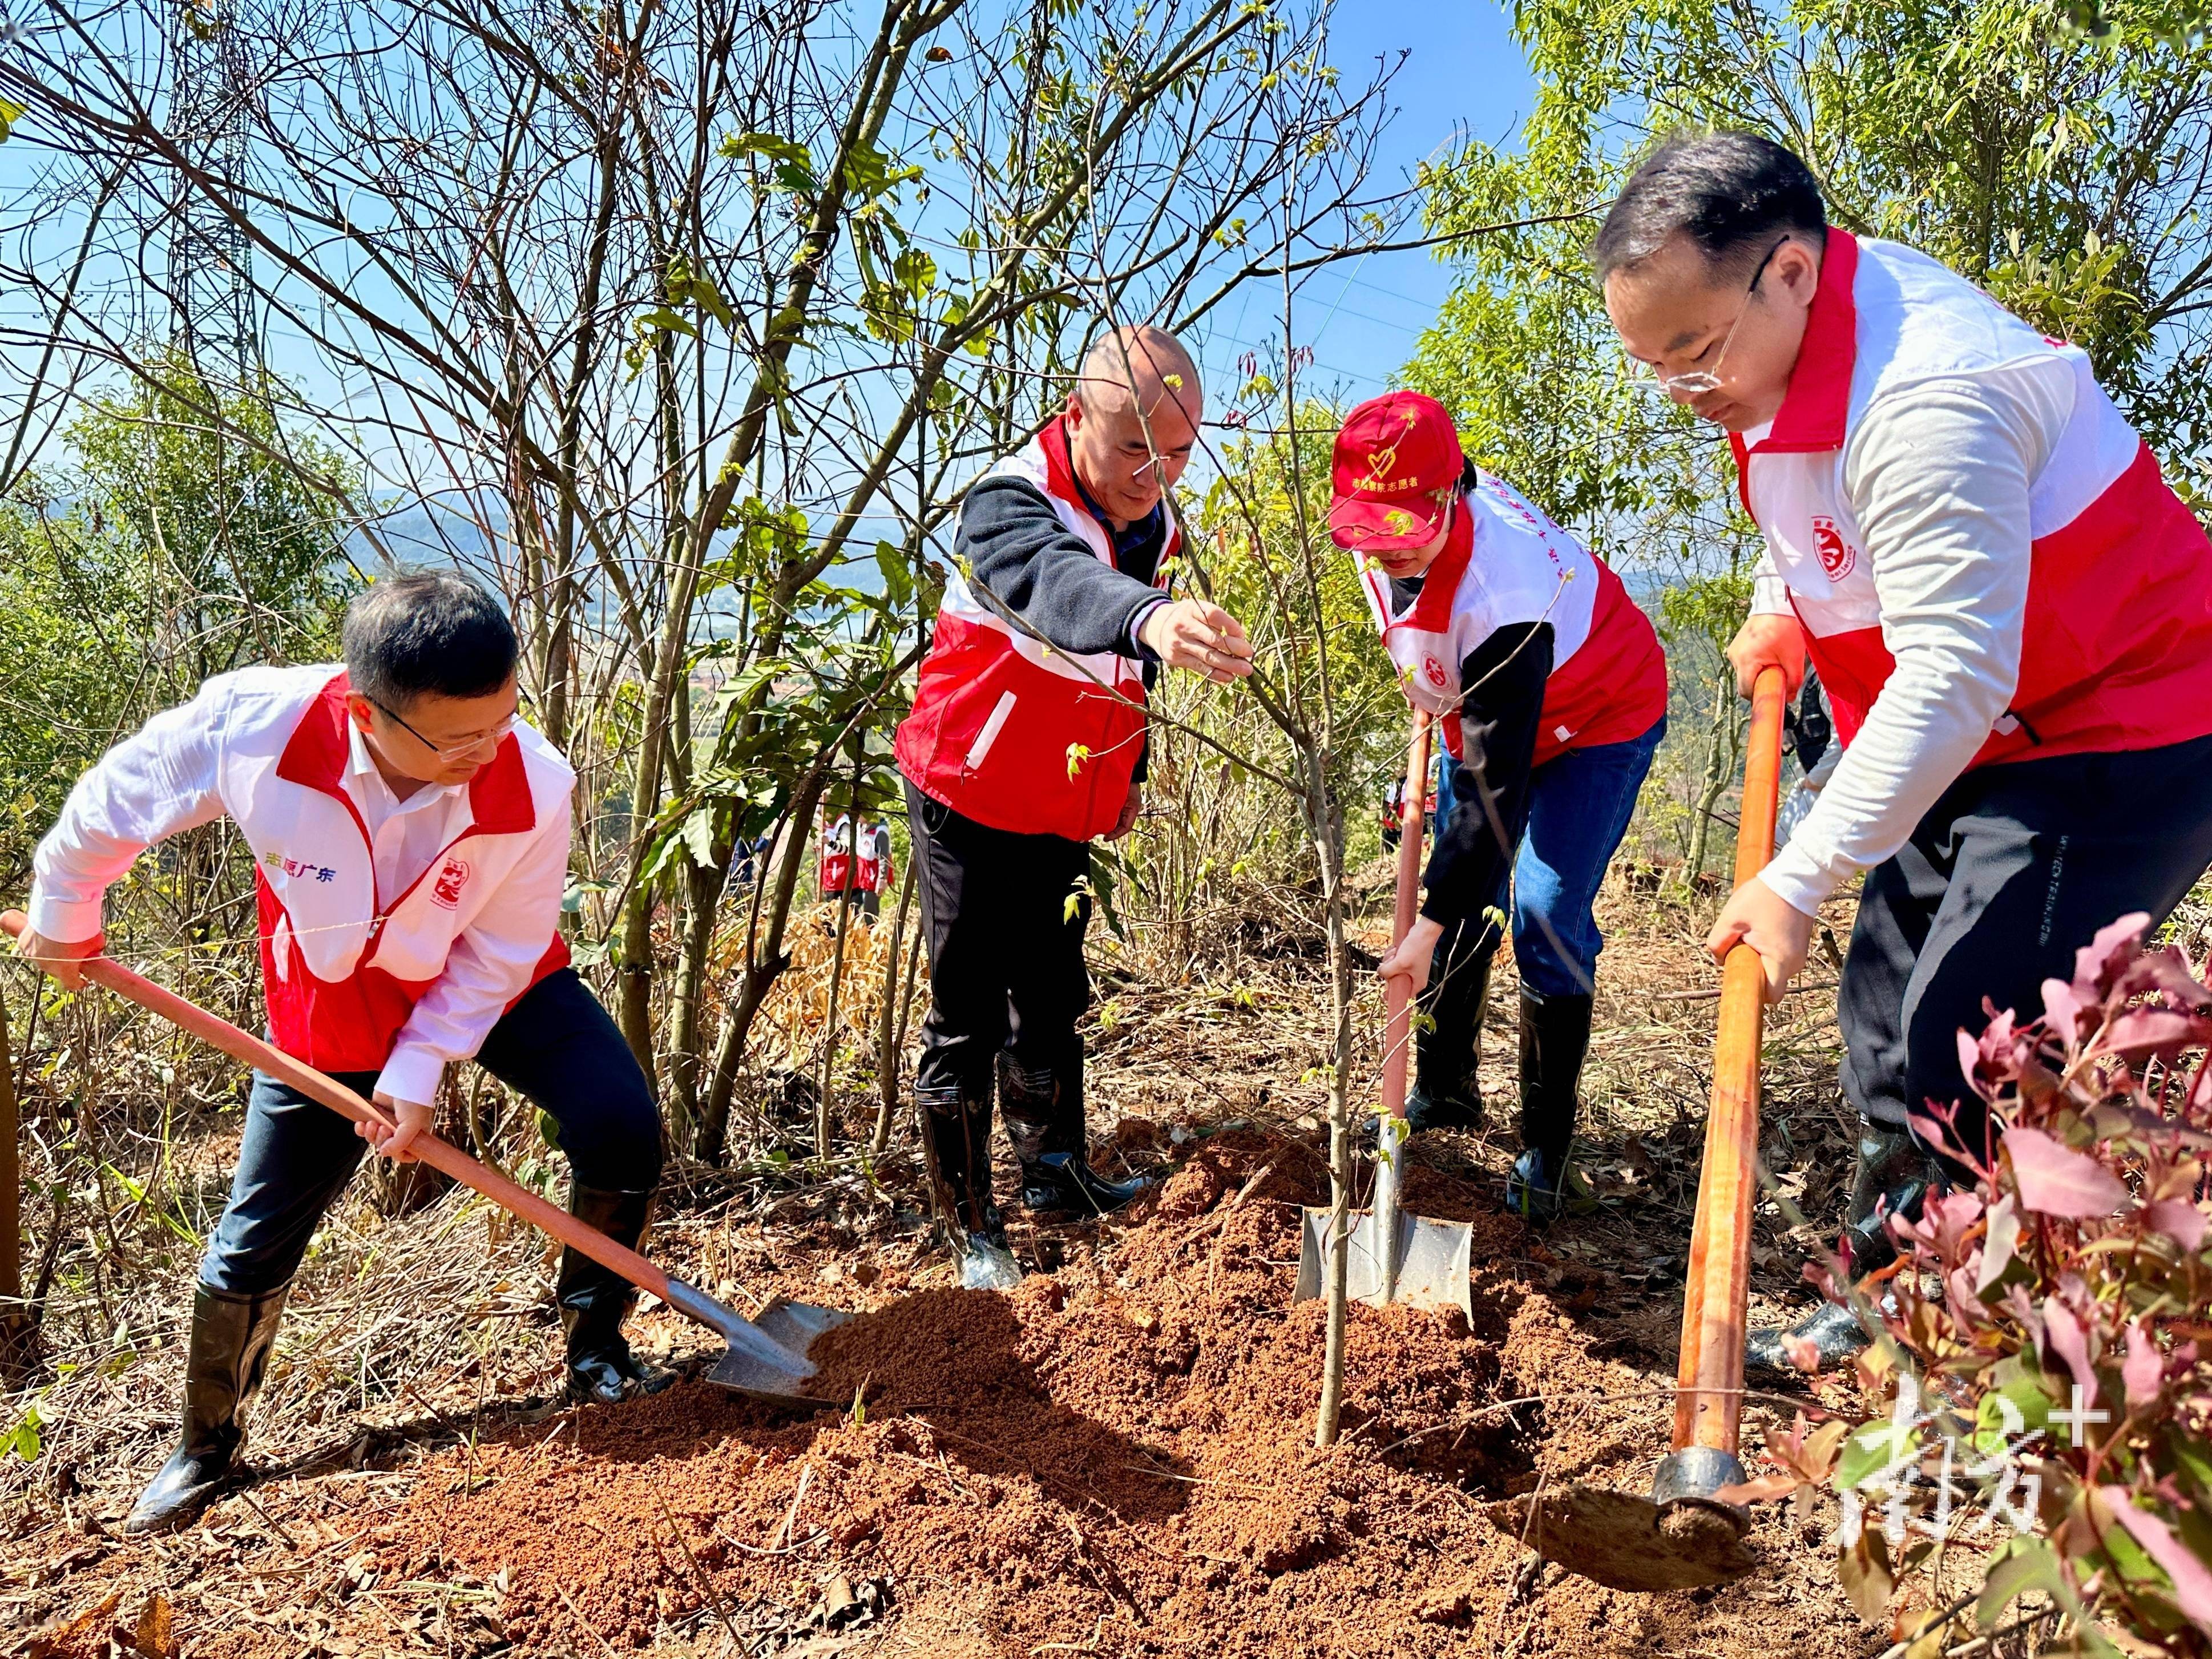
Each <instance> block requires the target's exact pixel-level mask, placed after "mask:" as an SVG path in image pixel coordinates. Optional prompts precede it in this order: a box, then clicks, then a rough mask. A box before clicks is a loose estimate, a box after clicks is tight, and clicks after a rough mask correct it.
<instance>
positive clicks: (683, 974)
mask: <svg viewBox="0 0 2212 1659" xmlns="http://www.w3.org/2000/svg"><path fill="white" fill-rule="evenodd" d="M712 852H713V854H714V862H713V863H711V864H709V865H708V866H706V867H705V868H703V869H702V868H700V867H699V866H696V865H695V866H691V868H690V872H689V877H688V884H689V892H690V897H689V902H688V903H687V905H686V907H685V913H684V946H683V951H682V954H681V955H680V956H679V957H678V960H677V963H676V987H675V990H674V993H673V994H672V995H671V997H670V999H669V1009H668V1087H669V1093H670V1096H671V1101H670V1115H671V1122H670V1124H669V1134H670V1138H671V1139H672V1140H673V1141H674V1143H675V1144H676V1145H677V1146H685V1147H688V1146H690V1144H691V1141H692V1139H693V1138H694V1137H695V1135H696V1133H697V1129H698V1122H699V1071H700V1054H699V1036H700V1033H699V1010H700V1006H701V1005H702V1002H703V1001H704V1000H705V997H704V993H705V989H706V983H707V956H708V952H709V951H712V950H713V949H714V918H715V916H716V915H717V914H718V913H719V912H720V908H721V904H722V894H723V892H724V890H726V888H727V887H728V885H729V879H730V863H731V858H732V848H731V846H730V844H729V842H727V841H726V838H724V837H720V836H718V837H716V839H715V842H714V847H713V848H712Z"/></svg>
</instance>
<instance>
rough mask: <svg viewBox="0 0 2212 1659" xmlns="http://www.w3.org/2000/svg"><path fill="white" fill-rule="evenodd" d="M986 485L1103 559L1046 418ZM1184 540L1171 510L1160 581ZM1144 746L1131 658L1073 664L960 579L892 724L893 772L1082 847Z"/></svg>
mask: <svg viewBox="0 0 2212 1659" xmlns="http://www.w3.org/2000/svg"><path fill="white" fill-rule="evenodd" d="M984 476H985V477H1018V478H1020V479H1023V480H1024V481H1025V482H1026V483H1030V484H1031V485H1033V486H1034V487H1035V488H1036V489H1039V490H1041V491H1042V492H1043V495H1044V496H1045V499H1046V500H1048V501H1050V502H1051V503H1052V506H1053V510H1054V512H1055V513H1058V515H1059V517H1060V523H1061V524H1062V525H1063V526H1066V529H1067V531H1068V532H1069V533H1070V534H1072V535H1075V536H1078V537H1080V538H1082V539H1083V541H1084V543H1085V544H1086V545H1087V546H1089V548H1090V549H1091V552H1092V553H1093V554H1094V555H1096V556H1097V557H1098V558H1099V559H1101V560H1103V561H1104V562H1106V563H1108V564H1111V563H1113V562H1114V544H1113V543H1112V541H1111V540H1110V539H1109V537H1108V536H1107V533H1106V528H1105V526H1103V525H1101V524H1100V523H1099V522H1098V520H1096V519H1094V518H1093V517H1091V510H1090V509H1089V508H1088V507H1085V506H1084V504H1083V497H1082V495H1081V494H1080V493H1079V491H1078V490H1077V489H1076V486H1075V478H1074V476H1073V473H1072V472H1071V471H1069V470H1068V461H1067V437H1066V433H1065V432H1064V431H1063V430H1062V429H1061V426H1060V422H1059V421H1056V420H1055V421H1054V422H1052V424H1051V425H1049V426H1048V427H1046V428H1045V429H1044V430H1043V431H1042V432H1040V433H1039V434H1038V435H1036V437H1034V438H1032V439H1031V440H1030V441H1029V442H1028V443H1027V444H1026V445H1024V447H1022V449H1021V450H1020V451H1019V453H1016V454H1013V455H1010V456H1008V457H1007V458H1006V459H1004V460H1002V461H1000V463H999V464H998V465H996V466H994V467H993V468H992V469H991V470H990V471H989V472H988V473H987V474H985V475H984ZM1180 539H1181V532H1180V531H1179V530H1178V528H1177V527H1176V523H1175V520H1174V517H1173V515H1172V514H1170V517H1169V520H1168V531H1167V540H1166V544H1165V545H1164V546H1163V547H1162V548H1161V550H1160V560H1159V567H1158V570H1157V571H1156V572H1155V573H1154V575H1153V579H1152V580H1153V584H1154V586H1159V587H1165V586H1167V583H1168V575H1169V561H1170V559H1172V558H1173V557H1174V556H1175V550H1176V545H1177V544H1178V542H1179V541H1180ZM1144 740H1145V680H1144V673H1143V667H1142V665H1141V664H1139V662H1138V661H1137V660H1136V659H1133V658H1129V657H1123V656H1118V655H1116V654H1115V653H1112V652H1099V653H1097V654H1095V655H1091V656H1071V655H1070V654H1069V653H1066V652H1063V651H1060V650H1056V649H1055V648H1054V647H1051V646H1048V645H1047V644H1045V643H1044V642H1043V641H1041V640H1039V639H1037V638H1036V636H1035V635H1032V634H1030V633H1029V632H1027V631H1025V630H1024V629H1018V628H1015V627H1014V626H1012V624H1010V623H1008V622H1007V621H1006V618H1005V617H1001V616H1000V615H999V614H998V612H997V611H993V610H991V609H990V608H989V607H987V605H984V604H983V603H982V602H981V600H980V599H977V598H976V597H975V592H973V590H971V589H970V588H969V586H968V583H967V581H966V580H965V579H964V578H963V577H961V576H960V575H958V574H955V575H954V576H953V577H952V578H951V580H949V581H947V582H946V583H945V601H944V604H943V605H940V606H939V609H938V613H937V631H936V633H935V635H933V638H932V641H931V643H930V647H929V655H928V656H927V657H926V658H924V659H922V665H921V676H920V678H919V680H918V682H917V684H916V685H915V694H914V708H913V710H912V711H911V712H910V713H909V714H908V715H907V717H906V719H905V720H902V721H901V722H900V723H899V729H898V741H897V744H896V753H897V756H898V764H899V770H900V771H901V772H902V773H903V774H904V775H906V777H907V778H908V780H909V781H911V782H912V783H913V784H914V786H915V788H917V789H919V790H921V793H923V794H925V795H927V796H928V797H929V798H930V799H933V800H935V801H939V802H941V803H943V804H944V805H946V806H949V807H951V809H952V810H953V811H956V812H958V813H960V814H962V815H963V817H971V818H973V819H975V821H976V822H977V823H985V824H988V825H990V826H991V827H992V828H993V829H1009V830H1013V831H1016V832H1018V833H1019V834H1023V835H1044V836H1066V838H1067V839H1068V840H1070V841H1089V840H1090V839H1091V837H1092V836H1101V835H1103V834H1105V833H1106V831H1108V830H1109V829H1112V828H1113V827H1114V824H1115V820H1116V819H1117V818H1119V817H1121V808H1122V806H1123V805H1124V804H1125V803H1126V802H1127V800H1128V799H1129V781H1130V777H1131V775H1132V774H1133V772H1134V771H1135V770H1136V766H1137V757H1138V756H1139V754H1141V753H1142V752H1143V749H1144Z"/></svg>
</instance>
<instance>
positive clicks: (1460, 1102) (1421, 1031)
mask: <svg viewBox="0 0 2212 1659" xmlns="http://www.w3.org/2000/svg"><path fill="white" fill-rule="evenodd" d="M1484 931H1485V932H1487V931H1488V928H1487V926H1486V927H1485V928H1484ZM1491 954H1492V953H1491V952H1490V951H1482V952H1481V953H1480V955H1474V954H1468V955H1463V956H1460V957H1457V958H1456V959H1453V958H1447V960H1446V961H1445V963H1444V964H1443V967H1442V968H1441V969H1437V968H1436V967H1433V966H1432V967H1431V969H1430V975H1429V988H1428V989H1427V990H1426V991H1425V992H1423V993H1422V994H1421V1000H1420V1004H1419V1007H1420V1011H1421V1012H1422V1013H1424V1014H1425V1015H1426V1016H1428V1018H1426V1019H1425V1020H1417V1021H1416V1022H1414V1024H1415V1030H1414V1033H1413V1092H1412V1093H1411V1094H1409V1095H1408V1096H1407V1097H1406V1126H1407V1133H1410V1134H1419V1133H1421V1131H1422V1130H1424V1129H1480V1127H1482V1084H1481V1081H1480V1077H1479V1075H1478V1073H1480V1068H1481V1065H1482V1015H1483V1011H1484V1010H1485V1009H1486V1008H1487V1007H1488V1006H1490V960H1491Z"/></svg>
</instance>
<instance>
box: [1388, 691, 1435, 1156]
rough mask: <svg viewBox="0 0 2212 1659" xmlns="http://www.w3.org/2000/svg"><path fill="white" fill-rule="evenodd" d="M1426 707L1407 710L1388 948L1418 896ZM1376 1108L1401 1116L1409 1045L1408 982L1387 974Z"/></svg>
mask: <svg viewBox="0 0 2212 1659" xmlns="http://www.w3.org/2000/svg"><path fill="white" fill-rule="evenodd" d="M1430 726H1431V723H1430V720H1429V711H1428V710H1427V709H1425V708H1416V709H1415V710H1414V711H1413V744H1412V746H1411V747H1410V748H1409V749H1408V750H1407V753H1406V799H1404V801H1402V802H1401V804H1400V805H1399V808H1398V903H1397V908H1396V910H1395V912H1394V913H1393V915H1392V916H1391V920H1390V947H1391V949H1393V950H1395V949H1396V948H1397V947H1398V946H1399V945H1402V944H1404V943H1405V940H1406V935H1407V933H1410V932H1411V931H1412V930H1413V916H1414V913H1415V911H1416V909H1417V908H1419V903H1420V895H1421V825H1422V823H1423V821H1424V820H1425V818H1426V817H1427V816H1428V812H1427V807H1428V799H1429V732H1430ZM1383 1011H1384V1013H1385V1016H1386V1018H1385V1019H1384V1022H1383V1110H1384V1111H1386V1112H1388V1113H1389V1115H1391V1116H1392V1117H1403V1116H1405V1115H1406V1061H1407V1050H1408V1049H1409V1048H1411V1047H1412V1046H1413V986H1412V981H1409V980H1407V979H1406V978H1405V977H1404V976H1403V975H1393V976H1392V977H1391V978H1389V979H1386V980H1384V981H1383Z"/></svg>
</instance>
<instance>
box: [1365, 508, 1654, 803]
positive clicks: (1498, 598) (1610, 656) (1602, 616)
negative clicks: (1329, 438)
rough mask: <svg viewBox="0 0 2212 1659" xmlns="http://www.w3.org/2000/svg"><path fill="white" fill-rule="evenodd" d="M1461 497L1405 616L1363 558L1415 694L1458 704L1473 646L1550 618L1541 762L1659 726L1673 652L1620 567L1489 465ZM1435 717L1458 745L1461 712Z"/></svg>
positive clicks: (1395, 655) (1390, 646)
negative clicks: (1515, 627) (1504, 630)
mask: <svg viewBox="0 0 2212 1659" xmlns="http://www.w3.org/2000/svg"><path fill="white" fill-rule="evenodd" d="M1459 506H1460V510H1459V511H1458V512H1456V513H1454V514H1453V515H1452V528H1451V534H1450V536H1449V538H1448V539H1447V540H1446V541H1445V543H1444V548H1443V552H1442V553H1440V554H1438V555H1437V561H1436V562H1435V563H1434V564H1432V565H1431V566H1430V567H1429V572H1428V575H1427V577H1426V578H1425V580H1423V582H1422V583H1421V592H1420V594H1419V597H1418V598H1417V599H1415V600H1414V601H1413V609H1412V610H1410V611H1407V613H1406V614H1405V615H1404V616H1402V617H1397V616H1394V615H1392V613H1391V610H1390V582H1389V577H1387V576H1386V575H1384V574H1383V571H1382V570H1381V568H1379V567H1377V566H1376V565H1373V564H1370V563H1369V562H1366V561H1364V560H1362V561H1361V568H1360V580H1361V584H1362V586H1364V587H1365V588H1366V590H1367V603H1368V606H1369V608H1370V610H1372V611H1374V613H1375V625H1376V627H1377V628H1379V629H1382V632H1383V648H1384V649H1385V650H1387V651H1389V653H1390V659H1391V660H1392V661H1393V662H1395V663H1396V664H1397V665H1398V678H1399V681H1400V683H1401V684H1402V685H1403V686H1404V687H1405V690H1406V696H1407V698H1408V699H1409V700H1410V701H1411V702H1413V703H1415V704H1416V705H1417V706H1419V707H1420V708H1425V709H1427V710H1428V711H1429V712H1430V713H1431V714H1436V715H1437V716H1439V717H1442V716H1448V715H1455V714H1458V713H1459V708H1460V699H1461V686H1460V678H1459V671H1460V665H1461V664H1462V663H1463V662H1465V661H1466V660H1467V659H1468V656H1469V655H1470V654H1471V653H1473V652H1474V649H1475V647H1478V646H1480V644H1481V643H1482V642H1483V641H1485V640H1486V639H1488V638H1489V637H1490V636H1491V635H1492V634H1494V633H1496V632H1497V631H1498V629H1501V628H1505V627H1510V626H1511V625H1512V624H1514V623H1534V622H1547V623H1551V625H1552V641H1553V647H1552V675H1551V678H1550V679H1549V680H1547V682H1546V683H1545V685H1544V708H1543V713H1542V714H1541V716H1540V717H1539V722H1538V726H1537V732H1536V764H1537V765H1539V766H1541V765H1542V764H1543V763H1545V762H1546V761H1548V760H1552V759H1553V758H1555V757H1558V756H1559V755H1562V754H1564V753H1565V752H1566V751H1567V750H1570V749H1589V748H1595V747H1596V746H1597V745H1599V744H1607V743H1626V742H1627V741H1628V740H1629V739H1630V738H1640V737H1642V736H1643V735H1644V733H1645V732H1648V731H1650V729H1651V727H1652V726H1654V725H1655V724H1656V722H1657V721H1658V720H1659V718H1660V717H1661V716H1662V715H1663V714H1665V713H1666V712H1667V658H1666V654H1665V653H1663V652H1662V651H1661V650H1660V648H1659V636H1658V635H1656V634H1655V633H1654V632H1653V631H1652V629H1651V622H1650V618H1649V617H1646V616H1645V615H1644V613H1643V612H1642V611H1639V610H1638V609H1637V607H1636V602H1635V601H1634V600H1633V599H1630V598H1629V597H1628V590H1627V589H1626V587H1624V586H1621V581H1620V577H1619V576H1617V575H1615V574H1613V571H1612V569H1611V568H1608V567H1607V564H1606V562H1605V561H1604V560H1602V559H1601V558H1599V557H1598V556H1596V555H1595V554H1594V553H1592V552H1591V551H1590V550H1589V549H1588V548H1586V547H1584V546H1583V544H1582V543H1581V542H1579V541H1577V539H1576V538H1574V537H1573V536H1571V535H1569V534H1568V533H1567V532H1565V531H1564V530H1562V529H1560V528H1559V526H1557V525H1555V524H1553V522H1552V521H1551V520H1549V519H1548V518H1547V517H1546V516H1545V515H1544V514H1543V513H1542V512H1541V510H1539V509H1538V508H1537V507H1535V506H1534V504H1533V503H1532V502H1530V501H1528V498H1527V497H1525V496H1523V495H1522V494H1521V493H1520V492H1519V491H1518V490H1516V489H1514V488H1513V487H1512V486H1511V485H1510V484H1508V483H1505V482H1504V480H1503V479H1501V478H1493V477H1491V476H1490V475H1489V474H1488V473H1484V474H1483V475H1482V479H1481V483H1480V484H1479V485H1478V486H1477V487H1476V488H1475V489H1472V490H1462V492H1461V494H1460V498H1459ZM1437 723H1438V726H1440V728H1441V729H1442V731H1443V738H1444V744H1445V746H1446V747H1447V748H1449V750H1451V752H1452V754H1453V755H1454V756H1455V757H1457V756H1459V755H1460V754H1461V753H1462V734H1461V731H1460V723H1459V721H1458V720H1455V719H1443V718H1440V719H1439V720H1438V722H1437Z"/></svg>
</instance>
